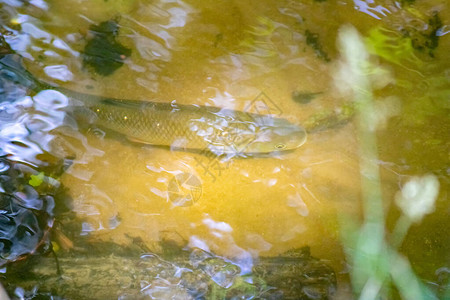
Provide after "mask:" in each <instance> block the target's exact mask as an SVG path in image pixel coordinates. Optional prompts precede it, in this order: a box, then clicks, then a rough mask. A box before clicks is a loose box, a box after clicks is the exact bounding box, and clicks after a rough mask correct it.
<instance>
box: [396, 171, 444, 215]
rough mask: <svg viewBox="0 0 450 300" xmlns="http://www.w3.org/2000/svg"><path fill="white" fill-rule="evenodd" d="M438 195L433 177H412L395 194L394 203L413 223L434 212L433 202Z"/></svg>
mask: <svg viewBox="0 0 450 300" xmlns="http://www.w3.org/2000/svg"><path fill="white" fill-rule="evenodd" d="M438 193H439V181H438V179H437V178H436V176H434V175H431V174H430V175H425V176H422V177H413V178H412V179H411V180H409V181H408V182H407V183H406V184H405V185H404V186H403V188H402V190H401V191H399V192H397V195H396V196H395V202H396V204H397V205H398V207H400V209H401V210H402V211H403V214H405V215H406V216H408V217H409V218H410V219H411V220H412V221H413V222H416V223H417V222H420V220H422V218H423V217H424V216H425V215H426V214H429V213H431V212H433V211H434V202H435V201H436V198H437V196H438Z"/></svg>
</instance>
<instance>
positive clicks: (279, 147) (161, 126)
mask: <svg viewBox="0 0 450 300" xmlns="http://www.w3.org/2000/svg"><path fill="white" fill-rule="evenodd" d="M58 90H59V91H60V92H62V93H63V94H64V95H66V96H67V97H69V98H71V99H75V100H78V101H80V102H81V103H83V105H81V106H78V107H79V108H78V109H76V110H75V111H74V114H75V116H76V117H77V116H78V117H77V118H78V119H82V120H84V122H87V123H89V124H91V125H95V126H98V127H100V128H105V129H108V130H112V131H114V132H116V133H119V134H121V135H124V136H125V137H126V138H127V139H128V140H130V141H132V142H137V143H144V144H150V145H157V146H167V147H171V148H172V149H184V150H194V151H203V150H208V151H210V152H212V153H214V154H216V155H222V154H227V155H229V154H244V155H256V154H268V153H273V152H281V151H287V150H294V149H297V148H299V147H300V146H302V145H303V144H304V143H305V142H306V136H307V134H306V131H305V129H304V128H303V127H301V126H300V125H296V124H293V123H291V122H289V121H288V120H286V119H284V118H279V117H274V116H271V115H262V114H255V113H250V112H245V111H239V110H232V109H226V108H219V107H215V106H203V105H183V104H177V103H176V102H175V101H174V102H154V101H142V100H122V99H115V98H107V97H102V96H96V95H90V94H84V93H79V92H74V91H72V90H68V89H63V88H58ZM86 109H88V110H86Z"/></svg>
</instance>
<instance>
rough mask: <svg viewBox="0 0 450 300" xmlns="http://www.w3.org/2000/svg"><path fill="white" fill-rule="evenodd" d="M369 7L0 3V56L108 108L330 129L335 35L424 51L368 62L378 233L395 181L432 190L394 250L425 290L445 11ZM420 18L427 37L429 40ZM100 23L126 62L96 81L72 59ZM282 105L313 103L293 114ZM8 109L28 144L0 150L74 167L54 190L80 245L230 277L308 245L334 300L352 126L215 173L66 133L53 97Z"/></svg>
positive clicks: (442, 140)
mask: <svg viewBox="0 0 450 300" xmlns="http://www.w3.org/2000/svg"><path fill="white" fill-rule="evenodd" d="M369 2H370V3H369ZM371 2H373V1H367V2H365V1H340V2H337V3H336V2H334V1H269V0H267V1H135V0H133V1H103V0H97V1H92V0H91V1H82V0H65V1H46V2H45V1H30V2H29V3H28V4H25V3H22V2H21V1H3V3H2V4H1V9H2V11H3V12H4V13H3V15H4V16H5V17H4V18H5V21H4V23H5V24H8V26H10V27H8V28H9V29H10V30H11V31H14V34H13V35H12V36H11V38H8V37H7V41H8V43H9V44H10V45H11V47H12V48H13V49H14V50H16V51H17V52H18V53H19V54H20V55H21V56H23V57H24V59H25V60H24V64H25V66H26V68H27V69H28V70H29V71H30V72H31V73H32V74H33V75H34V76H36V77H37V78H39V79H40V80H42V81H45V82H47V83H50V84H53V85H59V86H62V87H64V88H68V89H71V90H75V91H78V92H84V93H89V94H95V95H102V96H107V97H115V98H122V99H137V100H148V101H158V102H172V101H176V103H179V104H196V105H213V106H218V107H225V108H230V109H236V110H242V111H248V112H258V113H263V114H274V115H277V116H279V117H282V118H285V119H287V120H289V121H290V122H292V123H296V124H303V123H304V122H307V121H308V120H309V121H310V120H311V118H312V116H314V115H317V113H320V112H326V111H336V112H337V114H339V112H341V111H342V107H343V105H344V104H345V103H346V101H348V100H349V99H348V97H349V96H348V94H346V93H345V91H343V90H342V89H339V88H338V87H339V86H340V85H341V86H342V85H343V83H342V82H341V81H339V80H341V79H340V78H339V77H338V75H337V74H338V65H339V61H340V55H339V51H340V49H338V48H337V46H336V40H337V36H338V29H339V28H340V27H341V26H342V25H343V24H347V23H351V24H352V25H353V26H355V27H356V28H357V29H358V30H359V32H360V33H361V34H362V36H364V37H366V38H367V39H369V37H370V36H374V35H371V34H373V32H374V30H375V29H378V28H387V29H388V30H390V32H391V33H390V34H387V35H386V36H387V37H389V36H390V37H394V38H395V37H398V36H402V35H403V36H405V37H408V35H411V36H413V39H414V40H415V43H416V44H415V45H416V46H417V47H416V48H417V49H419V48H420V47H422V48H423V49H422V50H420V49H419V50H415V52H414V53H415V54H414V55H415V56H414V57H415V60H414V59H410V57H408V54H409V53H408V52H405V54H404V55H402V54H401V52H400V54H399V55H397V56H395V55H391V56H389V54H391V53H393V52H395V51H401V48H400V47H396V46H395V45H394V46H392V48H389V47H387V46H386V48H387V50H386V51H385V52H383V53H387V54H386V56H384V57H383V56H382V55H380V53H382V52H381V50H380V51H378V55H379V57H377V58H374V61H373V62H374V63H375V65H377V66H380V68H384V70H385V71H386V73H385V74H384V75H383V76H382V78H383V79H384V81H383V80H382V81H381V82H378V86H374V87H373V90H374V93H375V97H376V101H375V102H376V103H378V104H379V105H380V106H381V107H384V108H385V111H386V112H387V113H386V114H385V115H384V116H385V120H384V125H382V126H381V125H380V126H379V127H378V131H377V136H378V146H379V149H378V153H379V160H378V162H377V164H378V165H379V167H380V169H381V182H382V189H383V196H384V207H385V212H386V213H387V215H388V224H390V223H392V224H394V223H395V220H396V218H397V217H398V215H399V212H398V210H397V209H396V207H395V204H394V198H395V194H396V193H397V191H398V190H399V189H400V188H401V186H402V185H403V184H404V183H405V182H406V181H407V180H408V178H410V176H422V175H425V174H428V173H433V174H435V175H436V176H437V178H438V179H439V182H440V193H439V196H438V198H437V200H436V209H435V211H434V213H432V214H430V215H428V216H427V217H426V218H425V219H424V220H423V222H422V223H420V224H417V225H416V226H414V227H413V228H412V230H411V231H410V232H409V235H408V236H407V239H406V241H405V243H404V245H403V248H402V250H403V253H405V254H406V255H407V256H408V257H409V258H410V260H411V263H412V265H413V269H415V270H416V272H417V273H418V274H419V276H421V277H422V278H423V279H424V280H425V281H430V282H436V280H437V279H436V277H435V272H436V270H438V269H439V268H443V267H448V263H449V256H448V253H450V242H449V239H448V235H447V234H446V228H448V225H449V222H448V213H449V203H448V190H449V189H448V187H449V185H448V184H449V173H448V172H449V170H450V169H449V167H450V164H449V133H450V124H449V119H448V116H449V102H448V101H449V92H448V91H449V88H450V77H449V72H450V65H449V64H450V63H449V62H450V60H449V54H448V53H450V40H449V34H448V33H447V32H448V30H449V22H450V12H449V9H448V5H446V4H443V2H442V1H416V2H417V3H415V4H412V5H409V4H408V3H407V2H409V1H404V2H402V3H403V4H400V2H391V1H376V2H375V3H371ZM435 12H436V13H437V15H438V16H439V18H440V20H441V24H440V25H439V31H438V32H437V33H436V31H433V30H432V28H431V27H432V25H430V19H432V17H433V15H434V14H435ZM10 19H13V21H12V23H11V20H10ZM107 20H115V21H117V23H118V24H119V29H120V31H119V34H118V37H117V41H118V42H120V43H121V44H122V45H123V46H124V47H126V48H128V49H131V54H130V55H129V56H128V57H122V58H121V59H123V58H124V59H123V65H122V66H121V67H119V68H118V69H117V70H116V71H114V72H113V74H111V75H108V76H102V75H99V74H98V73H96V72H95V71H94V70H93V68H92V67H90V66H86V65H83V55H84V54H83V53H85V51H86V50H85V48H84V47H85V45H86V43H87V42H88V40H89V39H91V38H92V32H91V33H90V32H89V28H90V26H92V25H93V24H99V23H101V22H104V21H107ZM433 34H434V36H436V34H438V35H439V44H438V46H437V47H435V48H433V47H432V45H431V44H430V43H432V42H430V40H429V39H427V37H429V36H430V35H433ZM416 37H417V38H416ZM372 45H376V44H375V43H373V44H372ZM430 49H431V50H430ZM392 57H394V58H393V59H392ZM408 59H409V60H408ZM294 92H297V93H299V94H311V93H313V94H314V95H313V96H311V98H312V99H309V98H302V99H303V100H301V101H295V99H293V96H292V95H293V93H294ZM440 93H441V94H440ZM294 98H295V97H294ZM305 99H306V100H305ZM20 101H22V102H23V104H22V107H28V108H29V107H32V108H33V112H32V113H29V112H27V113H21V112H20V111H19V112H17V115H18V116H20V119H15V120H10V121H9V122H11V123H14V122H16V123H17V128H19V127H20V128H22V129H23V128H27V129H28V130H30V129H31V131H32V132H33V130H34V132H35V133H34V136H28V133H29V132H30V131H26V130H25V131H24V133H23V135H22V137H21V138H23V139H24V140H21V142H22V143H25V144H26V145H33V146H34V147H35V148H34V149H33V148H31V149H30V148H24V147H22V146H20V145H19V146H18V145H17V143H16V144H14V143H11V140H7V135H6V134H4V133H3V132H2V142H3V143H5V144H4V148H5V149H6V150H7V151H9V152H10V153H13V154H14V155H15V157H16V158H17V159H19V160H24V161H28V162H31V163H36V164H38V163H39V157H38V156H36V154H39V153H41V152H43V151H46V152H49V153H51V154H52V155H54V156H56V157H60V158H65V157H74V159H73V163H72V165H71V167H70V168H69V169H68V170H67V171H66V172H65V173H64V174H63V176H62V178H61V181H62V183H63V184H64V185H65V186H66V187H67V188H68V189H69V191H70V195H71V197H72V198H73V211H74V212H76V214H77V216H78V217H79V218H80V220H82V231H81V235H86V236H88V237H89V238H90V239H93V240H104V241H113V242H117V243H119V244H127V243H130V240H131V239H130V237H132V238H140V239H142V241H143V242H144V243H145V244H146V245H147V246H148V247H149V248H150V249H152V247H153V248H154V247H155V245H157V244H158V242H160V241H161V240H163V239H166V238H167V237H168V236H174V235H176V236H177V242H178V243H179V244H181V245H180V246H186V245H188V246H190V247H199V248H201V249H204V250H207V251H211V252H213V253H216V254H218V255H223V256H224V257H227V258H229V259H230V260H231V261H233V262H235V263H236V264H238V265H240V266H241V267H242V268H244V269H248V268H250V269H251V264H252V263H251V261H253V260H256V259H257V258H258V257H259V256H274V255H279V254H281V253H283V252H285V251H287V250H290V249H293V248H299V247H302V246H305V245H308V246H310V247H311V252H312V253H313V254H314V255H315V256H317V257H320V258H324V259H327V260H328V261H329V263H330V265H331V266H332V267H333V268H334V269H335V271H336V273H337V274H338V295H346V293H347V292H348V291H349V289H350V288H349V283H348V273H349V270H348V267H347V263H346V261H345V256H344V251H343V245H342V241H341V238H340V223H339V222H340V221H341V219H340V218H341V217H342V216H347V218H348V217H350V218H351V219H354V220H359V219H361V218H362V217H363V215H362V204H361V187H360V178H361V174H360V168H359V163H360V152H359V141H358V138H357V134H356V131H357V124H356V123H355V122H353V119H351V121H350V122H346V123H345V124H341V125H340V126H329V128H327V129H326V130H322V131H317V132H311V133H310V134H309V135H308V140H307V142H306V144H304V145H303V146H302V147H301V148H299V149H297V150H295V151H292V152H288V153H280V154H274V155H270V156H269V157H253V158H233V159H231V160H226V161H224V160H221V159H219V158H217V157H215V156H213V155H210V154H208V153H207V152H206V151H205V152H204V153H198V152H183V151H172V150H170V149H166V148H161V147H154V146H150V145H142V144H138V143H132V142H129V141H127V140H126V139H125V138H124V137H121V136H117V135H114V134H112V133H111V132H108V131H104V130H103V129H102V128H89V129H86V128H80V129H79V130H78V129H76V128H75V126H74V124H70V125H71V126H67V118H64V112H63V111H62V110H60V108H61V107H64V106H66V103H65V101H67V99H66V98H65V97H64V96H62V95H60V94H57V93H56V94H52V92H49V91H44V92H41V93H40V94H38V95H37V96H34V97H33V98H24V99H22V100H20ZM305 102H308V103H305ZM19 107H20V106H19ZM27 116H28V117H27ZM30 116H31V117H30ZM39 120H40V121H39ZM381 123H382V122H381ZM20 124H22V125H20ZM24 124H25V125H24ZM33 124H35V126H34V127H33V126H32V125H33ZM62 125H66V126H62ZM3 127H5V125H4V124H3ZM14 128H16V127H14ZM17 128H16V129H14V130H13V132H14V133H15V134H16V135H17V132H18V131H17V130H19V129H17ZM42 132H44V133H45V134H42ZM36 149H37V150H36ZM25 151H28V152H27V153H25ZM389 226H390V225H389ZM342 297H349V296H348V295H347V296H342Z"/></svg>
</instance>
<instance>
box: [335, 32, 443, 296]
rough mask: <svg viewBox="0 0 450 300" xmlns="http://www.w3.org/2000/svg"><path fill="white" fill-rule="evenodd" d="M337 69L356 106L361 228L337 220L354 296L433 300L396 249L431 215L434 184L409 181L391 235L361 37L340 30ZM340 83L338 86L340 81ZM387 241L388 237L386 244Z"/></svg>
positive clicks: (434, 181) (431, 180) (426, 179)
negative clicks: (414, 225) (382, 189)
mask: <svg viewBox="0 0 450 300" xmlns="http://www.w3.org/2000/svg"><path fill="white" fill-rule="evenodd" d="M339 46H340V51H341V56H342V58H341V64H340V70H339V72H338V74H340V75H342V74H345V75H346V76H350V78H351V79H352V80H351V81H346V82H347V84H348V86H347V88H348V89H350V90H351V92H352V95H353V101H354V102H355V109H356V116H357V128H358V131H357V136H358V139H359V148H360V149H359V151H360V173H361V175H362V176H361V187H362V201H363V208H364V209H363V216H364V219H363V221H362V223H361V224H357V223H356V222H353V221H351V219H350V217H343V218H342V219H341V226H342V228H341V234H342V239H343V242H344V248H345V251H346V253H347V257H348V260H349V262H350V264H351V280H352V286H353V292H354V294H355V295H356V296H357V297H358V298H359V299H364V300H370V299H380V297H381V298H389V299H390V298H391V297H392V295H393V288H395V289H396V292H397V293H398V294H399V295H400V297H402V298H403V299H437V296H436V295H434V294H433V292H432V291H431V290H430V289H429V288H428V287H427V286H425V284H424V283H422V282H421V280H420V279H419V278H418V277H417V276H416V275H415V273H414V271H413V270H412V268H411V265H410V264H409V261H408V259H407V258H406V257H404V256H403V255H402V254H401V253H400V252H399V251H398V248H399V246H400V245H401V244H402V242H403V239H404V237H405V235H406V233H407V232H408V230H409V228H410V226H411V225H412V223H414V222H420V220H421V219H422V218H423V216H425V215H426V214H428V213H430V212H432V211H433V210H434V202H435V200H436V198H437V195H438V192H439V181H438V180H437V178H436V177H435V176H434V175H430V174H426V175H424V176H418V177H413V178H411V179H410V181H409V182H407V183H406V184H404V185H403V187H402V189H401V191H399V192H398V194H397V196H396V203H397V205H398V206H399V208H400V210H401V212H402V215H401V216H400V217H399V219H398V220H397V223H396V226H395V227H394V230H393V232H392V233H389V232H388V229H387V228H386V223H385V217H384V210H383V198H382V193H381V180H380V170H379V165H378V163H377V161H378V155H377V149H378V146H377V138H376V134H375V133H376V129H377V122H376V118H374V117H373V116H374V112H375V111H376V109H375V103H374V96H373V91H372V88H373V82H372V81H371V78H370V77H369V76H366V75H367V67H368V66H370V62H369V59H370V56H369V53H368V50H367V48H366V45H365V44H364V42H363V39H362V37H361V36H360V35H359V33H358V32H357V30H356V29H355V28H353V27H351V26H346V27H343V28H341V29H340V32H339ZM341 82H342V81H341ZM387 236H390V238H389V239H388V238H387Z"/></svg>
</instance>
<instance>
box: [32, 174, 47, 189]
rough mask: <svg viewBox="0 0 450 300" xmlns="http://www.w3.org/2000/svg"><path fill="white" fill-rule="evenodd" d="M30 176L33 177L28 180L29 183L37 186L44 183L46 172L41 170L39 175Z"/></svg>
mask: <svg viewBox="0 0 450 300" xmlns="http://www.w3.org/2000/svg"><path fill="white" fill-rule="evenodd" d="M30 177H31V179H30V180H29V181H28V183H29V184H30V185H31V186H34V187H37V186H40V185H41V184H42V182H44V178H45V175H44V172H41V173H39V174H37V175H31V176H30Z"/></svg>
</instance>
